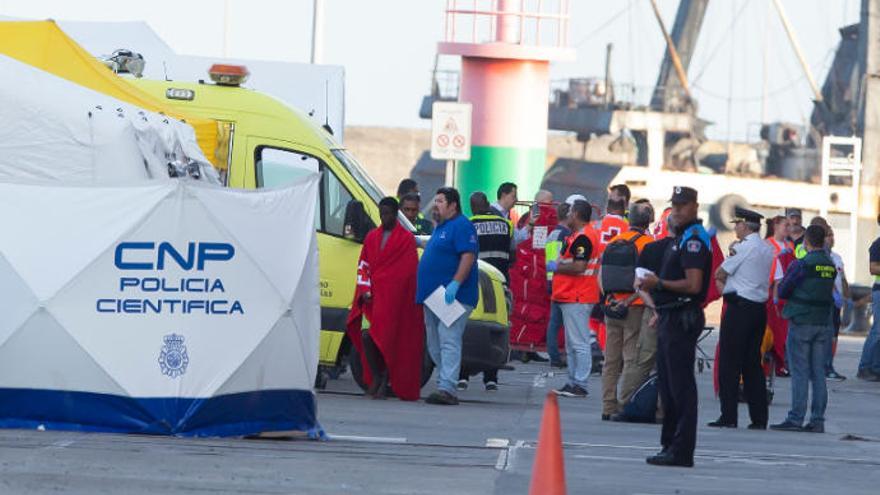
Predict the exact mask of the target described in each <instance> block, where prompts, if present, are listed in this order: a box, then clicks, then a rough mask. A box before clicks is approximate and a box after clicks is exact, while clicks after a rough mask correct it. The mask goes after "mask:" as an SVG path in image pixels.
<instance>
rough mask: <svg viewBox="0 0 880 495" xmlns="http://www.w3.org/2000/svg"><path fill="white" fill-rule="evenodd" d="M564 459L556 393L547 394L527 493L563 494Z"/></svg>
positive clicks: (541, 494)
mask: <svg viewBox="0 0 880 495" xmlns="http://www.w3.org/2000/svg"><path fill="white" fill-rule="evenodd" d="M565 493H566V488H565V461H564V460H563V457H562V429H561V428H560V426H559V402H557V399H556V394H554V393H553V392H550V393H548V394H547V400H546V401H544V415H543V416H542V418H541V433H540V434H539V435H538V452H537V455H536V456H535V465H534V466H533V467H532V482H531V484H529V495H565Z"/></svg>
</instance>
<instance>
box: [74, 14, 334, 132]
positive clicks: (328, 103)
mask: <svg viewBox="0 0 880 495" xmlns="http://www.w3.org/2000/svg"><path fill="white" fill-rule="evenodd" d="M58 25H59V26H60V27H61V29H62V30H64V32H65V33H67V35H68V36H70V37H71V38H73V39H74V40H75V41H76V42H77V43H79V44H80V45H82V46H83V48H85V49H86V50H88V51H89V53H91V54H92V55H94V56H96V57H103V56H107V55H111V54H112V53H113V52H114V51H115V50H118V49H128V50H132V51H134V52H137V53H140V54H141V55H143V57H144V60H146V67H145V69H144V77H146V78H148V79H160V80H164V79H171V80H179V81H197V80H199V79H205V80H207V79H208V69H209V68H210V67H211V65H213V64H217V63H226V64H241V65H246V66H247V67H248V70H250V72H251V75H250V77H249V78H248V81H247V83H245V86H246V87H248V88H251V89H255V90H257V91H261V92H263V93H267V94H270V95H272V96H274V97H276V98H278V99H279V100H281V101H283V102H284V103H286V104H288V105H290V106H291V107H294V108H297V109H299V110H302V111H303V112H305V113H307V114H309V115H311V116H312V119H314V120H315V121H316V122H317V123H318V125H324V124H325V123H327V124H329V125H330V127H331V128H332V129H333V133H334V135H335V137H336V139H337V140H338V141H339V142H342V141H343V133H344V131H345V69H344V68H343V67H342V66H338V65H316V64H304V63H294V62H273V61H265V60H253V59H224V58H222V57H200V56H192V55H181V54H177V53H175V52H174V51H173V50H172V49H171V48H170V47H169V46H168V45H167V44H166V43H165V41H163V40H162V38H160V37H159V35H158V34H156V32H155V31H153V29H152V28H150V26H149V25H147V23H145V22H141V21H132V22H85V21H59V22H58Z"/></svg>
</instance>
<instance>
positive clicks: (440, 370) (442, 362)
mask: <svg viewBox="0 0 880 495" xmlns="http://www.w3.org/2000/svg"><path fill="white" fill-rule="evenodd" d="M465 310H466V311H465V313H464V314H463V315H461V316H460V317H459V318H458V319H457V320H455V322H454V323H453V324H452V325H451V326H448V327H447V326H446V325H444V324H443V322H442V321H440V318H438V317H437V315H435V314H434V313H433V312H432V311H431V310H430V309H428V307H427V306H425V344H426V345H427V346H428V353H429V354H430V355H431V360H432V361H434V364H435V365H436V366H437V389H438V390H442V391H444V392H448V393H450V394H452V395H455V384H456V382H458V373H459V371H461V336H462V335H463V334H464V327H465V326H466V325H467V321H468V318H469V317H470V315H471V311H473V308H471V307H468V306H465Z"/></svg>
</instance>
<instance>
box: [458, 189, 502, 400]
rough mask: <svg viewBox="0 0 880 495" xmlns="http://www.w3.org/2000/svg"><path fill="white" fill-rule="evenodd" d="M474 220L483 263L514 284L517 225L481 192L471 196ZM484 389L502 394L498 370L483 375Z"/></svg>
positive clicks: (464, 374)
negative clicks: (514, 229)
mask: <svg viewBox="0 0 880 495" xmlns="http://www.w3.org/2000/svg"><path fill="white" fill-rule="evenodd" d="M470 202H471V212H472V213H473V214H474V215H473V216H472V217H471V218H470V220H471V223H472V224H474V229H476V231H477V244H479V247H480V254H479V259H481V260H483V261H485V262H486V263H489V264H490V265H492V266H494V267H495V268H497V269H498V271H500V272H501V274H502V275H504V280H505V282H506V283H510V264H511V261H512V259H513V256H512V253H514V246H513V224H512V223H511V222H510V220H508V219H506V218H502V217H500V216H498V215H496V214H495V213H494V212H493V211H492V208H491V206H489V199H488V198H487V197H486V194H485V193H483V192H480V191H477V192H475V193H473V194H471V197H470ZM469 375H470V373H469V372H468V370H466V369H464V368H462V369H461V372H460V373H459V376H458V383H457V384H456V388H458V390H467V387H468V378H469ZM483 386H484V387H485V388H486V392H497V391H498V369H492V370H486V371H484V372H483Z"/></svg>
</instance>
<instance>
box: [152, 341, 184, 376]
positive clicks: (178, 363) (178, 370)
mask: <svg viewBox="0 0 880 495" xmlns="http://www.w3.org/2000/svg"><path fill="white" fill-rule="evenodd" d="M162 340H164V341H165V345H163V346H162V351H161V352H159V367H160V368H161V369H162V374H163V375H168V376H170V377H171V378H177V377H178V376H181V375H183V374H184V373H186V367H187V366H188V365H189V355H187V353H186V345H184V343H183V341H184V337H183V335H177V334H176V333H172V334H171V335H166V336H165V337H163V338H162Z"/></svg>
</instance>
